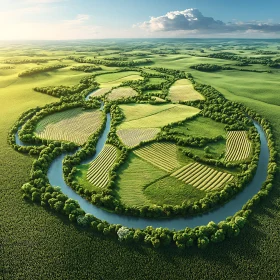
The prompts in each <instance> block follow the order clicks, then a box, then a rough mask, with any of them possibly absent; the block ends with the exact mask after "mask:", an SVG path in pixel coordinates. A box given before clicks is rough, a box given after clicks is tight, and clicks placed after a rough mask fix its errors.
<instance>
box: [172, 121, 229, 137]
mask: <svg viewBox="0 0 280 280" xmlns="http://www.w3.org/2000/svg"><path fill="white" fill-rule="evenodd" d="M224 127H225V125H224V124H222V123H218V122H215V121H213V120H211V119H210V118H205V117H202V116H198V117H196V118H195V119H193V120H188V121H186V122H184V124H182V125H179V126H177V127H174V128H171V129H170V130H169V133H176V134H178V135H185V136H187V135H190V136H193V137H208V138H212V137H216V136H219V135H222V136H223V137H224V138H226V131H225V129H224Z"/></svg>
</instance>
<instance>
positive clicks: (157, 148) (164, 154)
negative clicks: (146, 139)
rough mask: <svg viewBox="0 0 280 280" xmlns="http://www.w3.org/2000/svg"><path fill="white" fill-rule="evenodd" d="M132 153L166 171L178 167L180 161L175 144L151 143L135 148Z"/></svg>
mask: <svg viewBox="0 0 280 280" xmlns="http://www.w3.org/2000/svg"><path fill="white" fill-rule="evenodd" d="M134 153H135V154H136V155H137V156H139V157H140V158H142V159H144V160H146V161H148V162H150V163H151V164H153V165H155V166H157V167H159V168H161V169H163V170H164V171H167V172H171V171H172V170H174V169H175V168H179V167H180V163H179V161H178V159H177V147H176V145H175V144H170V143H153V144H151V145H149V146H146V147H143V148H140V149H137V150H135V151H134Z"/></svg>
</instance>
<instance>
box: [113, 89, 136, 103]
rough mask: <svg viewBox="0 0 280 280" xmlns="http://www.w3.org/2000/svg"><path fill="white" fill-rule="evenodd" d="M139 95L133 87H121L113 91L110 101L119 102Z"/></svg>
mask: <svg viewBox="0 0 280 280" xmlns="http://www.w3.org/2000/svg"><path fill="white" fill-rule="evenodd" d="M137 95H138V93H137V92H136V91H135V90H134V89H132V88H131V87H120V88H116V89H113V90H112V91H111V92H110V93H109V95H108V100H118V99H121V98H127V97H133V96H137Z"/></svg>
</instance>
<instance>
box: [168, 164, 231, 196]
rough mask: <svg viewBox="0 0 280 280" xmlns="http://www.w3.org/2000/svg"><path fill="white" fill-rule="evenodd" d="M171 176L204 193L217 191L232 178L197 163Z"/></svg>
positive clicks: (186, 166)
mask: <svg viewBox="0 0 280 280" xmlns="http://www.w3.org/2000/svg"><path fill="white" fill-rule="evenodd" d="M171 176H173V177H176V178H177V179H178V180H181V181H183V182H185V183H186V184H189V185H192V186H194V187H196V188H198V189H199V190H204V191H213V190H218V189H220V188H221V187H222V186H223V185H224V184H225V183H228V182H230V181H231V180H233V178H234V176H233V175H231V174H229V173H226V172H221V171H217V170H215V169H213V168H211V167H208V166H206V165H202V164H199V163H191V164H188V165H185V166H183V167H182V168H180V169H179V170H177V171H175V172H174V173H172V174H171Z"/></svg>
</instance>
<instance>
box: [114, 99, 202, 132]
mask: <svg viewBox="0 0 280 280" xmlns="http://www.w3.org/2000/svg"><path fill="white" fill-rule="evenodd" d="M120 107H121V109H122V110H123V113H124V115H125V121H124V122H123V123H122V124H121V125H120V126H119V129H127V128H151V127H161V126H165V125H167V124H169V123H172V122H178V121H182V120H185V119H186V118H188V117H191V116H194V115H196V114H197V113H199V110H198V109H196V108H193V107H186V106H183V105H175V104H167V105H165V104H163V105H157V106H152V105H149V104H139V105H137V106H135V105H134V104H132V105H121V106H120Z"/></svg>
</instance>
